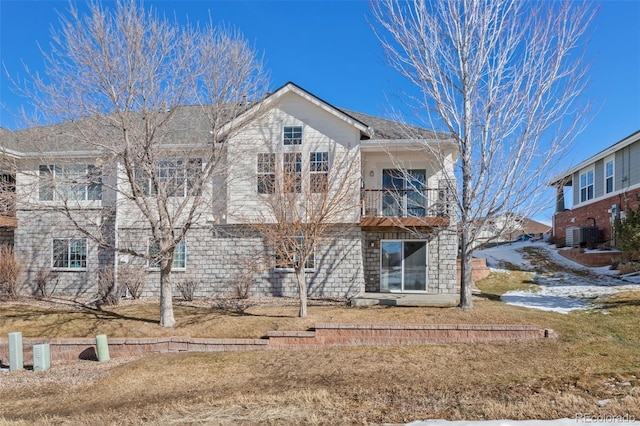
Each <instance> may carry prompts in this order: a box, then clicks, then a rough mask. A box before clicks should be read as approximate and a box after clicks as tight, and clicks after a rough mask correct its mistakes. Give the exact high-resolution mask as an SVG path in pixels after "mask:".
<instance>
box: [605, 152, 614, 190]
mask: <svg viewBox="0 0 640 426" xmlns="http://www.w3.org/2000/svg"><path fill="white" fill-rule="evenodd" d="M604 190H605V192H606V193H607V194H609V193H610V192H613V160H610V161H607V162H606V163H605V165H604Z"/></svg>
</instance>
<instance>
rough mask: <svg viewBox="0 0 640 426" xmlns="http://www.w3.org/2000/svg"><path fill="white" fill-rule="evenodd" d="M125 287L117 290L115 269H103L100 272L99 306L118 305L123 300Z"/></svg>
mask: <svg viewBox="0 0 640 426" xmlns="http://www.w3.org/2000/svg"><path fill="white" fill-rule="evenodd" d="M123 288H124V287H120V288H116V281H115V276H114V274H113V269H111V268H102V269H100V270H99V271H98V304H99V305H107V306H112V305H117V304H119V303H120V299H122V290H123Z"/></svg>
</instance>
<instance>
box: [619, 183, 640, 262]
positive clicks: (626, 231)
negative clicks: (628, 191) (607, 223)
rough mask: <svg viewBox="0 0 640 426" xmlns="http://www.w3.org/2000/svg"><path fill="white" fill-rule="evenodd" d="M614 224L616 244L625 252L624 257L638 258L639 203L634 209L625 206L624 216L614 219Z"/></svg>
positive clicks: (639, 231)
mask: <svg viewBox="0 0 640 426" xmlns="http://www.w3.org/2000/svg"><path fill="white" fill-rule="evenodd" d="M638 201H639V202H640V196H639V197H638ZM614 226H615V230H616V243H617V246H618V248H619V249H620V250H622V251H623V252H624V253H625V258H627V259H629V260H640V204H638V208H637V209H636V210H633V209H631V208H629V206H627V209H626V217H625V218H624V219H616V220H615V223H614Z"/></svg>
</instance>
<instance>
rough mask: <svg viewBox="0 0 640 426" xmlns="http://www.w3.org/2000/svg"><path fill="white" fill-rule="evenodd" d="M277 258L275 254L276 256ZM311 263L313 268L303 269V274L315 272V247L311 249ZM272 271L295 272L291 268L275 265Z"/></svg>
mask: <svg viewBox="0 0 640 426" xmlns="http://www.w3.org/2000/svg"><path fill="white" fill-rule="evenodd" d="M300 238H304V237H300ZM275 257H277V253H276V256H275ZM312 261H313V268H307V267H305V268H304V272H305V273H306V272H315V271H316V266H317V263H316V261H317V257H316V247H313V254H312ZM273 269H274V270H276V271H278V272H295V271H296V270H295V268H291V267H286V266H278V265H276V266H275V267H274V268H273Z"/></svg>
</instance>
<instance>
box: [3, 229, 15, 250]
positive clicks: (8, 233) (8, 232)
mask: <svg viewBox="0 0 640 426" xmlns="http://www.w3.org/2000/svg"><path fill="white" fill-rule="evenodd" d="M0 244H4V245H7V246H12V245H13V228H5V227H0Z"/></svg>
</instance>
